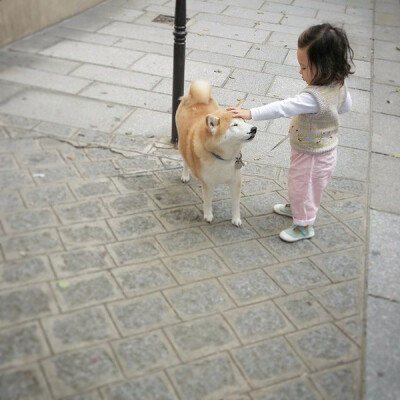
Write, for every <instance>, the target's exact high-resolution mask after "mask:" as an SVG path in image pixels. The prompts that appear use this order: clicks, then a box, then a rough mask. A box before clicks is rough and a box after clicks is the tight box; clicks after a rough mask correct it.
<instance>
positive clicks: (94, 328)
mask: <svg viewBox="0 0 400 400" xmlns="http://www.w3.org/2000/svg"><path fill="white" fill-rule="evenodd" d="M42 324H43V327H44V329H45V331H46V335H47V337H48V339H49V341H50V344H51V347H52V349H53V352H54V353H59V352H62V351H65V350H72V349H78V348H82V347H85V346H88V345H94V344H97V343H100V342H102V341H106V340H109V339H115V338H118V337H119V335H118V333H117V331H116V329H115V327H114V324H113V323H112V322H111V320H110V317H109V316H108V314H107V312H106V311H105V309H104V307H91V308H86V309H84V310H79V311H76V312H73V313H68V314H62V315H57V316H54V317H49V318H44V319H42Z"/></svg>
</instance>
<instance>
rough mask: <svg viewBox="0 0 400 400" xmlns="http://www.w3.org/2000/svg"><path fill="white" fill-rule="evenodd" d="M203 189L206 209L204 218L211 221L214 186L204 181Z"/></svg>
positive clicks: (204, 208)
mask: <svg viewBox="0 0 400 400" xmlns="http://www.w3.org/2000/svg"><path fill="white" fill-rule="evenodd" d="M202 189H203V210H204V219H205V220H206V221H207V222H209V223H211V221H212V220H213V213H212V195H213V187H212V186H208V185H206V184H205V183H204V182H203V183H202Z"/></svg>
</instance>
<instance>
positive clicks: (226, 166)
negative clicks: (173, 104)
mask: <svg viewBox="0 0 400 400" xmlns="http://www.w3.org/2000/svg"><path fill="white" fill-rule="evenodd" d="M175 122H176V126H177V130H178V138H179V142H178V148H179V152H180V154H181V155H182V158H183V171H182V177H181V180H182V182H184V183H186V182H188V181H189V178H190V173H189V170H190V171H191V172H192V174H193V175H194V176H195V177H196V178H198V179H199V180H200V182H201V185H202V190H203V202H204V205H203V208H204V219H205V220H206V221H207V222H211V221H212V220H213V213H212V194H213V188H214V187H215V186H216V185H219V184H222V183H226V184H228V185H229V187H230V192H231V197H232V224H234V225H236V226H241V224H242V222H241V220H240V190H241V185H242V182H241V167H242V166H243V165H244V163H243V161H242V154H241V149H242V146H243V144H244V143H247V142H250V141H251V140H252V139H254V136H255V135H256V132H257V128H256V127H255V126H252V125H250V124H247V123H246V122H244V120H242V119H238V118H233V114H232V113H230V112H228V111H226V110H224V109H221V108H219V106H218V104H217V102H216V101H215V100H214V99H213V98H212V96H211V87H210V85H209V84H208V83H207V82H203V81H195V82H193V83H192V84H191V86H190V90H189V94H188V95H186V96H183V97H182V99H181V102H180V104H179V107H178V109H177V112H176V116H175Z"/></svg>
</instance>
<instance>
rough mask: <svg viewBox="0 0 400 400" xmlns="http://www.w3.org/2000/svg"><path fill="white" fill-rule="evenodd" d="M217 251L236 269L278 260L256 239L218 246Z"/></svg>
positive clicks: (265, 264)
mask: <svg viewBox="0 0 400 400" xmlns="http://www.w3.org/2000/svg"><path fill="white" fill-rule="evenodd" d="M215 250H216V252H217V253H218V254H219V255H220V256H221V257H222V258H223V259H224V261H225V262H226V264H227V265H228V266H229V267H230V268H232V269H233V270H234V271H236V272H238V271H244V270H247V269H255V268H259V267H264V266H268V265H271V264H275V263H277V262H278V260H277V259H276V258H275V257H273V256H272V254H271V253H270V252H269V251H268V250H266V249H265V247H263V246H261V245H260V244H259V243H258V242H257V241H256V240H249V241H245V242H239V243H235V244H230V245H226V246H221V247H217V248H216V249H215Z"/></svg>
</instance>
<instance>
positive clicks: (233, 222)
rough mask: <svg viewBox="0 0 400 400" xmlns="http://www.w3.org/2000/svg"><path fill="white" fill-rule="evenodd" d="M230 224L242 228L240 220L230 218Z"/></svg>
mask: <svg viewBox="0 0 400 400" xmlns="http://www.w3.org/2000/svg"><path fill="white" fill-rule="evenodd" d="M232 224H233V225H235V226H237V227H238V228H239V227H241V226H242V220H241V219H240V218H232Z"/></svg>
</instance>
